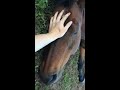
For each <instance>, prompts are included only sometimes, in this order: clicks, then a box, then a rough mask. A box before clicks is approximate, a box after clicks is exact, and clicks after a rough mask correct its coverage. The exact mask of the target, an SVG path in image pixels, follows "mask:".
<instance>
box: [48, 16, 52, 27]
mask: <svg viewBox="0 0 120 90" xmlns="http://www.w3.org/2000/svg"><path fill="white" fill-rule="evenodd" d="M52 22H53V17H51V19H50V25H49V28H51V27H52Z"/></svg>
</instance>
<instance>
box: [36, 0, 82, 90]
mask: <svg viewBox="0 0 120 90" xmlns="http://www.w3.org/2000/svg"><path fill="white" fill-rule="evenodd" d="M49 1H50V2H49V3H48V0H35V34H42V33H47V32H48V25H49V19H50V18H49V17H50V16H51V15H52V10H53V8H54V0H49ZM43 51H44V49H41V50H40V51H38V52H36V53H35V90H81V89H79V82H78V72H77V60H78V56H79V52H77V53H76V54H75V55H74V56H72V57H71V58H70V60H69V62H68V63H67V64H66V66H65V69H64V72H63V76H62V77H61V79H60V80H59V81H58V82H56V83H55V84H53V85H49V86H47V85H44V84H43V83H42V82H40V81H39V78H38V76H37V75H38V74H37V72H38V68H39V65H40V63H41V61H42V56H43Z"/></svg>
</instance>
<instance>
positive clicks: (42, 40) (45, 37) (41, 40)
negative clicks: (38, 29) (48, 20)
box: [35, 33, 57, 52]
mask: <svg viewBox="0 0 120 90" xmlns="http://www.w3.org/2000/svg"><path fill="white" fill-rule="evenodd" d="M56 39H57V38H56V37H55V36H54V35H52V34H49V33H48V34H40V35H35V52H36V51H38V50H39V49H41V48H43V47H45V46H46V45H48V44H49V43H51V42H52V41H54V40H56Z"/></svg>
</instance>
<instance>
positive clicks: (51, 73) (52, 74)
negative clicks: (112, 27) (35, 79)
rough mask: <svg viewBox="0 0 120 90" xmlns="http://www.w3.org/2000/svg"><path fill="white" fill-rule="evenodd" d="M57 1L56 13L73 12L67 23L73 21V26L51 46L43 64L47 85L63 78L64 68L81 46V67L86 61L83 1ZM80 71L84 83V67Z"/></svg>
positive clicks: (44, 79)
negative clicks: (62, 11)
mask: <svg viewBox="0 0 120 90" xmlns="http://www.w3.org/2000/svg"><path fill="white" fill-rule="evenodd" d="M57 1H58V2H57V5H56V8H55V10H54V13H55V12H56V11H59V12H60V11H61V10H63V9H64V10H65V12H64V14H66V13H68V12H71V15H70V16H69V18H68V19H67V21H66V23H67V22H68V21H70V20H72V21H73V24H72V26H71V27H70V28H69V30H68V31H67V33H66V34H65V35H64V36H63V37H62V38H60V39H58V40H56V41H54V42H53V43H52V44H51V46H50V50H49V52H48V55H47V59H46V60H44V61H43V62H42V67H41V69H40V78H41V79H42V81H43V82H44V83H45V84H52V83H55V82H56V81H57V80H58V79H59V78H60V77H61V75H62V69H63V67H64V66H65V64H66V63H67V62H68V60H69V58H70V56H71V55H74V54H75V52H76V51H77V49H78V48H79V46H80V45H81V46H82V47H80V51H81V52H80V53H81V57H80V60H79V61H82V62H80V63H79V65H82V66H83V60H84V59H85V58H84V56H85V53H84V51H85V49H84V47H85V43H84V41H85V26H84V25H85V23H84V22H85V19H84V14H83V8H82V7H81V0H79V1H77V0H57ZM54 13H53V14H54ZM81 29H83V30H81ZM81 39H82V40H81ZM80 42H81V44H80ZM79 71H80V74H82V75H80V78H81V77H82V79H80V80H82V81H83V77H84V73H83V72H82V71H83V69H82V67H79Z"/></svg>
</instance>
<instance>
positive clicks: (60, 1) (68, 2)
mask: <svg viewBox="0 0 120 90" xmlns="http://www.w3.org/2000/svg"><path fill="white" fill-rule="evenodd" d="M76 1H77V0H56V6H59V5H62V6H64V7H66V8H67V7H71V6H72V5H73V4H74V2H76Z"/></svg>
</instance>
